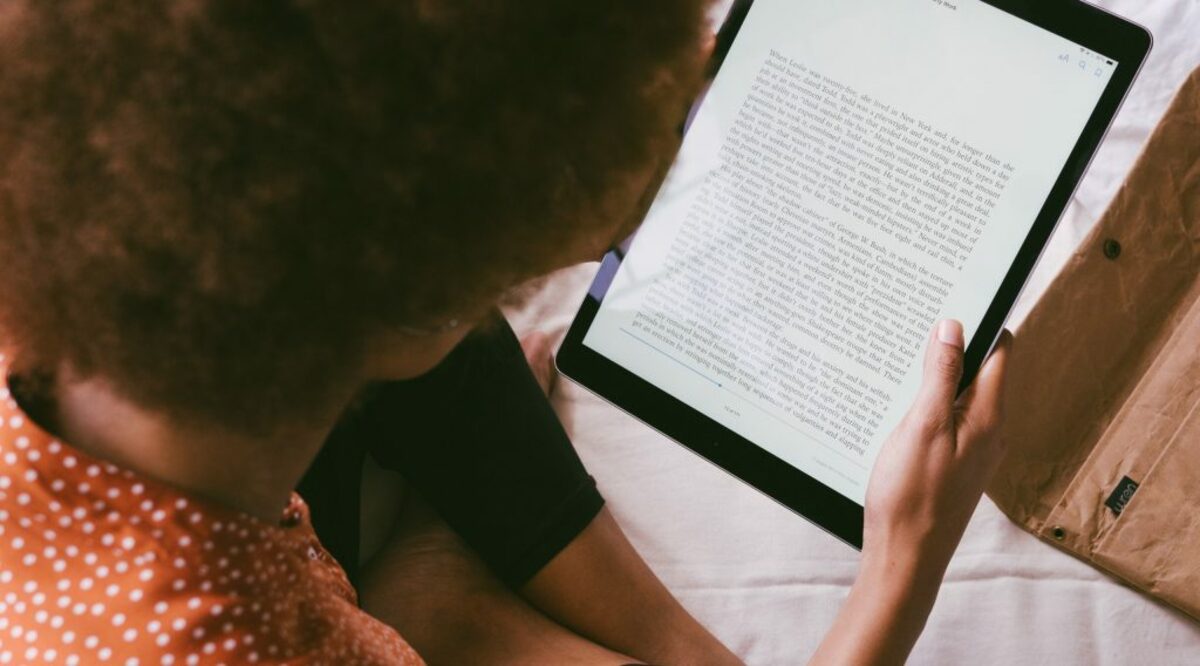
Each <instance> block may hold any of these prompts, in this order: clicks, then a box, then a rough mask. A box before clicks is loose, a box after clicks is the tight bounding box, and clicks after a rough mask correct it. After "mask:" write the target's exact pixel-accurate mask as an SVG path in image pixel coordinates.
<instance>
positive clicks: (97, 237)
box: [0, 0, 705, 430]
mask: <svg viewBox="0 0 1200 666" xmlns="http://www.w3.org/2000/svg"><path fill="white" fill-rule="evenodd" d="M704 4H705V3H703V2H699V1H697V0H661V1H659V2H654V3H608V2H596V1H592V0H581V1H576V2H558V1H551V0H526V1H525V2H500V1H489V0H460V1H457V2H454V1H451V2H428V1H425V0H390V1H387V0H365V1H363V2H351V3H346V2H333V1H329V0H253V1H248V0H174V1H166V2H164V1H163V0H130V1H128V2H117V3H113V2H102V1H101V0H59V1H57V2H41V1H39V0H8V1H7V2H4V3H2V4H0V61H2V62H3V63H4V64H3V66H0V336H2V337H0V344H2V345H3V346H4V348H5V349H6V350H7V351H8V352H9V353H10V354H15V355H16V358H17V360H18V363H20V364H22V365H28V366H30V367H37V368H46V369H50V368H59V367H64V366H65V367H69V368H70V369H71V370H72V374H73V375H77V376H82V377H91V376H96V377H102V378H104V379H105V380H106V381H107V382H110V383H111V384H112V385H113V386H115V387H117V388H118V389H119V390H120V392H121V393H122V394H123V395H125V396H126V397H127V398H128V399H130V400H132V401H134V402H136V403H138V404H141V405H144V406H146V407H148V408H151V409H154V410H157V411H161V412H164V413H167V414H170V415H173V416H176V417H179V418H184V419H211V420H218V421H220V422H223V423H225V424H227V425H228V426H229V427H233V428H237V429H244V430H255V429H264V428H269V427H271V424H273V423H276V422H278V421H280V420H287V419H296V418H303V417H304V415H305V414H306V413H307V412H308V411H310V410H312V409H314V408H317V407H319V406H321V405H323V403H324V402H325V401H327V400H329V399H330V396H332V395H333V388H334V387H338V386H341V385H343V384H345V383H346V382H350V381H355V380H356V379H358V378H361V377H362V376H363V372H364V366H366V365H371V364H374V365H376V366H377V367H378V368H379V369H380V370H379V374H380V375H382V376H386V375H395V376H399V375H403V374H406V373H411V372H417V371H419V370H421V369H423V368H424V367H428V365H429V364H430V363H431V362H433V361H435V360H436V358H437V357H438V356H439V355H440V354H443V353H445V352H446V351H447V350H448V349H449V348H450V347H451V346H453V343H454V341H455V340H456V339H457V336H458V335H460V333H458V332H460V331H466V330H467V329H469V328H470V325H471V321H472V320H473V319H474V318H476V317H478V316H479V315H480V313H482V312H485V311H487V310H488V309H489V307H490V306H491V305H492V304H493V303H494V302H495V300H496V298H497V297H498V296H499V295H500V294H501V293H503V292H504V291H505V289H507V288H508V287H510V286H511V285H513V284H515V283H518V282H520V281H522V280H524V279H527V278H530V277H532V276H535V275H537V274H540V273H543V272H546V271H548V270H550V269H553V268H556V267H559V266H562V265H566V264H568V263H571V262H574V261H579V260H583V259H586V258H592V257H596V256H598V254H599V251H600V250H601V249H603V247H605V246H606V245H607V244H608V243H609V242H611V241H612V240H614V239H615V238H616V236H617V235H618V234H619V233H621V230H622V228H626V227H627V225H628V223H629V221H630V218H631V215H632V213H633V211H634V209H635V207H636V205H637V202H638V200H639V199H640V198H641V197H642V196H643V194H644V192H645V189H646V186H647V184H648V182H649V181H650V180H651V178H652V176H653V174H654V173H655V172H656V171H657V170H658V169H659V167H660V164H661V161H662V160H663V159H664V158H665V157H669V155H670V154H671V152H672V149H673V146H674V142H675V141H676V136H675V134H676V131H677V128H678V124H679V122H680V121H681V119H682V116H683V113H684V111H685V106H686V101H687V99H688V97H689V96H690V95H691V94H692V93H693V92H694V90H695V86H696V85H697V84H698V77H699V73H700V69H701V64H702V63H701V59H702V56H701V45H702V42H703V40H704V36H703V34H704V32H705V17H704ZM451 320H460V321H461V322H462V324H460V325H459V326H457V327H453V330H452V331H451V332H446V331H445V330H444V329H447V328H450V327H449V324H448V322H450V321H451ZM422 333H424V335H422ZM381 345H384V346H385V347H387V348H388V349H393V348H394V350H395V353H396V359H397V361H396V362H395V363H394V364H389V363H388V361H387V357H388V354H387V353H382V354H381V353H380V351H379V350H380V347H381ZM389 365H390V367H389Z"/></svg>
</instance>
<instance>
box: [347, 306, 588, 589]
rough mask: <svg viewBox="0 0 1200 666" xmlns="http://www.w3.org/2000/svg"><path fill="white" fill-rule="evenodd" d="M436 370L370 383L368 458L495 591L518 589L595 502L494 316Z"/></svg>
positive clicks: (578, 527)
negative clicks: (437, 524) (421, 501)
mask: <svg viewBox="0 0 1200 666" xmlns="http://www.w3.org/2000/svg"><path fill="white" fill-rule="evenodd" d="M493 320H494V321H493V322H492V323H490V324H488V325H486V326H484V327H483V328H481V329H480V330H479V331H476V332H474V333H472V334H471V335H470V336H469V337H468V338H467V339H466V340H464V341H463V342H462V343H461V344H460V345H459V347H458V348H456V349H455V351H454V352H453V353H452V354H451V355H450V356H449V357H447V359H446V360H445V361H443V362H442V364H440V365H439V366H438V367H437V368H436V369H434V370H433V371H431V372H429V373H427V374H426V375H424V376H422V377H419V378H417V379H413V380H408V381H404V382H393V383H388V384H385V385H382V386H379V387H377V389H376V390H375V391H374V392H373V393H372V395H371V396H370V397H369V398H368V399H367V400H366V402H365V403H364V404H363V406H362V409H363V413H362V416H363V417H364V418H365V419H367V420H368V421H369V422H370V423H371V424H372V430H374V431H375V433H376V435H375V436H374V437H372V438H371V439H372V442H371V445H370V452H371V455H373V456H374V458H375V459H376V461H377V462H378V463H379V464H380V465H382V466H383V467H385V468H388V469H392V470H395V471H397V472H400V473H401V474H402V475H404V477H405V478H406V480H407V481H408V482H409V483H410V484H411V485H412V486H413V487H415V488H416V489H417V490H418V491H419V492H420V493H421V494H422V495H423V496H424V497H425V499H426V500H427V501H428V502H429V503H430V504H431V505H432V506H433V507H434V508H435V509H436V510H437V511H438V513H439V514H440V515H441V516H442V518H444V519H445V520H446V522H447V523H448V524H449V525H450V527H451V528H453V529H454V530H455V531H456V532H457V533H458V534H459V535H460V536H461V537H462V538H463V540H464V541H466V542H467V544H468V545H470V546H471V547H472V548H473V549H474V550H475V551H476V552H478V553H479V555H480V557H481V558H482V559H483V560H484V562H486V563H487V565H488V566H489V567H490V568H491V569H492V570H493V571H494V572H495V573H496V574H497V576H498V577H499V578H501V579H502V580H503V581H504V582H505V583H507V584H509V585H511V586H514V587H516V586H519V585H521V584H523V583H524V582H526V581H527V580H528V579H529V578H530V577H532V576H533V575H534V574H536V573H537V572H538V571H539V570H540V569H541V568H542V567H543V566H545V564H546V563H548V562H549V561H550V560H551V559H552V558H553V557H554V556H555V555H557V554H558V553H559V552H560V551H561V550H562V549H563V548H564V547H565V546H566V545H567V544H569V543H570V542H571V541H572V540H573V539H574V538H575V537H576V536H577V535H578V534H579V533H580V532H581V531H582V530H583V529H584V528H585V527H586V526H587V525H588V524H589V523H590V522H591V520H592V519H593V518H594V517H595V516H596V514H597V513H598V512H599V511H600V508H601V507H602V506H603V504H604V500H603V499H602V498H601V496H600V493H599V492H598V490H597V488H596V484H595V481H594V480H593V479H592V477H591V476H589V475H588V473H587V471H586V470H585V469H584V466H583V463H582V462H581V461H580V459H579V456H578V455H577V454H576V452H575V449H574V447H573V446H572V445H571V441H570V439H569V438H568V437H567V434H566V432H565V431H564V429H563V427H562V425H561V423H560V422H559V420H558V418H557V416H556V415H555V413H554V410H553V409H552V408H551V406H550V404H549V401H548V400H547V399H546V396H545V395H544V394H543V393H542V390H541V387H540V386H539V385H538V383H537V381H536V380H535V378H534V377H533V374H532V372H531V371H530V369H529V366H528V364H527V362H526V360H525V356H524V353H523V352H522V350H521V347H520V343H519V342H518V341H517V338H516V336H515V334H514V333H513V331H512V329H511V328H510V327H509V326H508V323H507V322H506V321H505V320H504V319H503V317H502V316H500V315H499V314H498V313H497V315H496V316H495V317H494V318H493Z"/></svg>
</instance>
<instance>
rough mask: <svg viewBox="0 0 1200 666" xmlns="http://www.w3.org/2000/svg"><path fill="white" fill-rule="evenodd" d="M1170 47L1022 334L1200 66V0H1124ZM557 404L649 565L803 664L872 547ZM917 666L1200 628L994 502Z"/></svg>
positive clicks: (1176, 645)
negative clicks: (1058, 546)
mask: <svg viewBox="0 0 1200 666" xmlns="http://www.w3.org/2000/svg"><path fill="white" fill-rule="evenodd" d="M1098 4H1100V5H1101V6H1103V7H1105V8H1106V9H1109V10H1111V11H1114V12H1116V13H1118V14H1121V15H1123V16H1127V17H1129V18H1131V19H1133V20H1134V21H1136V22H1138V23H1140V24H1142V25H1144V26H1146V27H1148V28H1149V29H1150V30H1151V31H1152V32H1153V33H1154V36H1155V48H1154V51H1153V53H1152V54H1151V56H1150V60H1149V62H1148V63H1147V65H1146V67H1145V70H1144V71H1143V73H1142V75H1141V77H1140V80H1139V81H1138V83H1137V84H1136V85H1135V87H1134V89H1133V90H1132V92H1131V93H1130V96H1129V99H1127V100H1126V102H1125V105H1124V108H1123V110H1122V111H1121V113H1120V115H1119V116H1118V117H1117V120H1116V122H1115V124H1114V126H1113V128H1112V130H1111V131H1110V132H1109V134H1108V137H1107V138H1106V140H1105V142H1104V144H1103V146H1102V147H1101V149H1100V152H1099V153H1098V155H1097V156H1096V159H1095V160H1094V162H1093V164H1092V166H1091V168H1090V170H1089V172H1088V174H1087V176H1086V178H1085V180H1084V181H1083V183H1082V185H1081V186H1080V188H1079V190H1078V192H1077V193H1076V194H1075V196H1074V198H1073V200H1072V203H1071V206H1070V208H1069V209H1068V211H1067V213H1066V215H1065V216H1064V218H1063V220H1062V222H1061V224H1060V226H1059V229H1058V231H1057V232H1056V233H1055V236H1054V238H1053V240H1052V241H1051V242H1050V245H1049V247H1048V248H1047V250H1046V252H1045V254H1044V256H1043V259H1042V262H1041V264H1040V265H1039V267H1038V269H1037V270H1036V272H1035V273H1034V275H1033V277H1032V279H1031V281H1030V284H1029V286H1028V287H1027V288H1026V291H1025V293H1024V295H1023V297H1022V300H1021V301H1020V302H1019V303H1018V306H1017V309H1016V312H1015V314H1014V317H1013V319H1012V320H1011V322H1010V324H1009V325H1010V327H1012V326H1017V325H1019V322H1020V320H1021V318H1022V317H1023V315H1024V313H1026V312H1027V311H1028V308H1029V306H1030V305H1031V304H1032V303H1033V302H1034V301H1035V300H1036V299H1037V297H1038V295H1039V294H1040V293H1041V292H1042V290H1044V288H1045V287H1046V285H1047V284H1048V283H1049V281H1050V280H1051V279H1053V277H1054V275H1055V274H1056V273H1057V271H1058V269H1059V268H1060V267H1061V266H1062V263H1063V261H1065V259H1066V258H1067V257H1068V256H1069V254H1070V252H1071V251H1072V250H1073V248H1074V247H1075V246H1076V245H1077V244H1078V243H1079V241H1080V240H1081V239H1083V238H1084V236H1085V235H1086V234H1087V232H1088V231H1089V229H1090V228H1091V227H1092V225H1093V224H1094V223H1095V222H1096V220H1097V218H1098V217H1099V216H1100V214H1101V213H1102V212H1103V211H1104V209H1105V208H1106V206H1107V204H1108V202H1109V201H1110V199H1111V198H1112V196H1113V195H1114V193H1115V192H1116V189H1117V187H1118V186H1119V185H1120V184H1121V182H1122V180H1123V178H1124V176H1125V174H1126V173H1127V172H1128V171H1129V168H1130V167H1131V166H1132V164H1133V161H1134V159H1135V158H1136V157H1137V155H1138V153H1139V151H1140V150H1141V147H1142V145H1143V144H1144V142H1145V141H1146V139H1147V138H1148V137H1149V135H1150V132H1151V131H1152V130H1153V128H1154V126H1155V124H1156V123H1157V121H1158V119H1159V118H1160V117H1161V116H1162V113H1163V111H1164V110H1165V109H1166V107H1167V104H1168V103H1169V102H1170V100H1171V97H1172V95H1173V93H1174V91H1175V90H1176V89H1177V88H1178V87H1179V85H1180V83H1182V81H1183V80H1184V79H1185V78H1186V76H1187V75H1188V73H1189V72H1190V71H1191V70H1192V69H1194V68H1195V67H1197V66H1198V65H1200V0H1151V1H1149V2H1147V1H1145V0H1111V1H1106V2H1100V3H1098ZM594 271H595V265H594V264H587V265H581V266H577V267H574V268H570V269H566V270H564V271H560V272H559V273H557V274H555V275H553V276H551V277H550V278H548V279H546V280H545V281H544V283H543V284H542V285H541V287H540V289H539V290H538V291H537V293H536V295H535V296H534V297H533V298H532V299H531V300H530V301H528V302H527V303H526V304H525V305H524V306H523V307H522V308H521V309H520V310H518V311H513V312H510V313H509V316H510V319H511V320H512V321H513V324H514V327H515V328H516V329H517V331H518V332H519V333H524V332H528V331H532V330H540V331H543V332H546V333H549V334H550V335H554V336H558V335H561V334H562V333H563V332H564V331H565V329H566V327H567V325H568V324H569V322H570V318H571V316H572V315H573V314H574V310H575V307H576V306H577V305H578V303H579V301H580V300H581V298H582V295H583V292H584V290H585V289H586V287H587V285H588V283H589V281H590V279H591V276H592V274H593V273H594ZM552 397H553V401H554V405H555V407H556V409H557V411H558V413H559V415H560V417H561V419H562V420H563V422H564V423H565V425H566V426H567V429H568V431H569V432H570V433H571V434H572V437H573V439H574V441H575V444H576V446H577V448H578V449H579V452H580V455H581V456H582V457H583V459H584V462H585V463H586V464H587V466H588V468H589V469H590V471H591V472H592V474H593V475H594V476H595V477H596V479H597V481H598V483H599V485H600V488H601V491H602V492H603V493H604V495H605V497H606V498H607V500H608V505H609V507H610V508H611V510H612V511H613V512H614V514H615V515H616V516H617V518H618V520H619V521H620V522H621V523H622V525H623V526H624V527H625V529H626V531H627V533H628V534H629V536H630V539H631V540H632V541H633V542H634V544H635V545H636V546H637V548H638V549H639V550H640V552H641V553H642V554H643V555H644V556H645V558H646V559H647V561H648V562H649V563H650V566H651V567H652V568H653V569H654V570H655V571H656V572H657V573H658V575H659V576H660V577H662V579H663V580H664V581H665V582H666V584H667V585H668V586H669V587H670V588H671V589H672V590H673V591H674V592H675V594H676V595H678V597H679V598H680V599H681V600H682V602H683V603H684V605H685V606H687V607H688V609H689V610H691V611H692V612H693V613H694V614H695V615H696V616H697V617H698V618H699V619H700V620H701V621H702V622H704V623H705V624H706V625H707V626H708V627H710V628H711V629H712V630H713V631H714V632H715V633H716V634H717V635H718V636H719V637H720V638H721V639H722V640H724V641H725V642H726V643H727V644H728V645H730V646H731V647H732V648H733V649H734V650H735V651H736V652H737V653H738V654H740V655H742V656H743V658H745V659H746V661H747V662H748V663H750V664H795V663H802V662H803V661H804V660H805V659H806V658H807V657H808V655H809V654H810V653H811V652H812V650H813V649H814V648H815V646H816V645H817V643H818V642H819V640H820V638H821V636H822V635H823V634H824V632H825V630H826V629H827V628H828V626H829V624H830V623H831V622H832V620H833V617H834V614H835V613H836V612H837V609H838V607H839V605H840V603H841V601H842V599H843V598H844V596H845V594H846V592H847V589H848V586H849V585H850V584H851V583H852V582H853V579H854V574H855V569H856V566H857V561H858V553H856V552H855V551H853V550H852V549H850V548H849V547H847V546H845V545H843V544H842V543H840V542H839V541H837V540H836V539H834V538H833V537H830V536H828V535H826V534H825V533H824V532H822V531H821V530H820V529H819V528H817V527H815V526H813V525H811V524H810V523H808V522H806V521H805V520H803V519H801V518H799V517H797V516H796V515H794V514H792V513H791V512H789V511H788V510H787V509H785V508H783V507H781V506H779V505H777V504H775V503H774V502H773V501H772V500H770V499H769V498H767V497H765V496H763V495H761V494H759V493H758V492H757V491H755V490H753V489H752V488H749V487H747V486H745V485H744V484H742V483H741V482H740V481H738V480H736V479H734V478H732V477H730V476H728V475H726V474H725V473H724V472H722V471H721V470H719V469H717V468H716V467H713V466H712V465H710V464H708V463H707V462H705V461H703V460H701V459H700V458H698V457H696V456H694V455H693V454H691V453H690V452H689V451H688V450H686V449H684V448H682V447H680V446H678V445H676V444H675V443H673V442H671V441H669V440H667V439H665V438H664V437H662V436H661V435H659V434H658V433H656V432H654V431H653V430H651V429H650V428H648V427H646V426H645V425H643V424H641V423H640V422H638V421H636V420H635V419H633V418H631V417H629V416H627V415H625V414H624V413H622V412H620V411H619V410H617V409H615V408H613V407H611V406H610V405H608V404H607V403H605V402H603V401H602V400H600V399H598V398H596V397H595V396H593V395H591V394H590V393H588V392H587V391H586V390H584V389H582V388H580V387H579V386H577V385H574V384H572V383H571V382H569V381H566V380H562V381H560V382H558V384H557V387H556V389H555V391H554V393H553V396H552ZM910 663H914V664H959V663H971V664H974V665H975V666H983V665H986V664H1014V663H1021V664H1114V665H1115V664H1121V665H1122V666H1123V665H1124V664H1127V663H1146V664H1200V624H1196V623H1193V622H1192V621H1190V620H1188V619H1187V618H1186V617H1185V616H1183V615H1182V614H1180V613H1178V612H1176V611H1173V610H1171V609H1170V608H1168V607H1166V606H1163V605H1161V604H1159V603H1156V602H1154V601H1153V600H1151V599H1149V598H1147V597H1144V596H1142V595H1140V594H1139V593H1137V592H1135V591H1133V590H1131V589H1129V588H1127V587H1125V586H1123V585H1121V584H1120V583H1118V582H1116V581H1115V580H1113V579H1111V578H1108V577H1106V576H1105V575H1103V574H1101V573H1100V572H1098V571H1096V570H1095V569H1092V568H1091V567H1089V566H1087V565H1085V564H1083V563H1082V562H1079V561H1077V560H1075V559H1073V558H1072V557H1070V556H1069V555H1066V554H1064V553H1061V552H1059V551H1057V550H1055V549H1053V548H1051V547H1050V546H1048V545H1046V544H1043V543H1040V542H1038V541H1037V540H1036V539H1035V538H1033V537H1032V536H1030V535H1028V534H1026V533H1024V532H1022V531H1021V530H1020V529H1019V528H1018V527H1017V526H1016V525H1014V524H1012V523H1010V522H1009V520H1008V519H1007V518H1005V517H1004V516H1003V515H1001V514H1000V512H999V511H998V510H997V509H996V507H995V506H994V505H993V504H991V502H990V501H989V500H987V499H986V498H985V499H984V501H983V503H982V504H981V505H980V507H979V509H978V511H977V512H976V514H975V517H974V519H973V521H972V522H971V525H970V527H969V528H968V530H967V533H966V536H965V537H964V539H963V542H962V546H961V547H960V548H959V551H958V553H957V555H956V556H955V558H954V561H953V562H952V564H951V566H950V569H949V572H948V574H947V576H946V582H945V585H944V586H943V588H942V591H941V595H940V597H939V599H938V603H937V606H936V608H935V609H934V611H933V615H932V616H931V618H930V620H929V624H928V627H927V629H926V631H925V634H924V635H923V636H922V638H921V640H920V641H919V642H918V644H917V646H916V649H915V651H914V652H913V656H912V660H911V662H910Z"/></svg>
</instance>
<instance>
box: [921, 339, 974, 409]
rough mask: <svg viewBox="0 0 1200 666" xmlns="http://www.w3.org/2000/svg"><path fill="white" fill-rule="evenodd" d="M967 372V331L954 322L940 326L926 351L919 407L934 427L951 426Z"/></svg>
mask: <svg viewBox="0 0 1200 666" xmlns="http://www.w3.org/2000/svg"><path fill="white" fill-rule="evenodd" d="M962 372H963V328H962V324H960V323H959V322H957V321H954V320H953V319H944V320H942V321H940V322H938V323H937V326H935V327H934V329H933V332H932V334H931V335H930V336H929V346H928V347H926V349H925V366H924V370H923V375H922V378H921V390H920V392H919V393H918V394H917V401H916V406H917V410H918V411H919V412H920V413H921V415H922V416H923V417H924V418H925V419H927V420H928V421H930V425H940V424H943V423H949V422H950V420H951V418H952V417H953V415H954V400H955V398H956V397H957V396H958V382H959V381H960V380H961V379H962Z"/></svg>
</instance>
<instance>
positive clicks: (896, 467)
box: [810, 322, 1012, 664]
mask: <svg viewBox="0 0 1200 666" xmlns="http://www.w3.org/2000/svg"><path fill="white" fill-rule="evenodd" d="M1011 340H1012V338H1011V336H1010V335H1009V334H1008V333H1007V332H1005V333H1004V336H1003V338H1002V339H1001V342H1000V345H999V346H998V347H997V349H996V351H995V352H994V353H993V354H992V357H991V359H990V360H989V361H988V363H987V365H986V366H985V367H984V369H983V371H982V372H981V373H980V375H979V377H978V378H977V379H976V381H975V383H974V384H973V385H972V387H971V388H970V389H969V390H968V391H967V392H966V393H965V394H964V395H963V397H962V398H961V399H959V400H957V401H956V400H955V393H956V391H957V387H958V382H959V380H960V378H961V376H962V363H963V359H962V354H963V339H962V327H961V326H960V325H959V324H958V323H957V322H942V323H941V324H940V325H939V326H938V328H937V332H936V333H935V334H934V335H931V336H930V341H929V348H928V350H927V352H926V355H925V367H924V381H923V383H922V386H921V391H920V393H919V395H918V397H917V400H916V403H915V404H914V405H913V407H912V409H910V410H909V412H908V414H907V415H906V416H905V418H904V420H903V421H902V422H901V424H900V426H899V427H897V429H896V431H895V432H893V433H892V435H891V437H889V438H888V441H887V443H886V444H885V445H884V448H883V449H882V450H881V451H880V454H879V458H878V460H877V461H876V463H875V467H874V469H873V470H872V472H871V481H870V483H869V485H868V488H867V506H866V524H865V529H864V533H863V556H862V564H861V567H860V569H859V574H858V579H857V580H856V581H855V583H854V586H853V587H852V588H851V590H850V595H849V597H848V598H847V599H846V602H845V604H843V606H842V609H841V611H840V612H839V613H838V616H837V618H836V619H835V620H834V624H833V627H832V628H831V629H830V630H829V633H828V634H827V635H826V636H825V639H824V641H822V643H821V645H820V647H819V648H818V649H817V652H816V654H815V655H813V658H812V661H811V662H810V663H813V664H902V663H904V661H905V659H907V657H908V654H909V652H911V650H912V647H913V645H914V644H915V643H916V641H917V637H918V636H920V634H921V630H922V629H923V628H924V627H925V620H926V618H928V616H929V612H930V611H931V610H932V609H933V603H934V600H935V599H936V598H937V591H938V587H939V586H940V585H941V582H942V576H943V574H944V573H945V570H946V566H947V565H948V564H949V562H950V557H951V555H953V553H954V550H955V549H956V548H957V547H958V542H959V540H960V539H961V538H962V534H963V531H964V530H965V529H966V526H967V522H968V521H969V520H970V518H971V514H972V513H974V511H975V506H976V505H977V504H978V503H979V498H980V497H981V496H982V494H983V489H984V487H985V485H986V484H987V481H988V479H989V478H990V477H991V475H992V472H994V471H995V469H996V465H997V464H998V463H999V461H1000V458H1001V456H1002V454H1003V443H1002V442H1001V441H999V440H998V439H997V438H995V437H994V436H993V433H994V431H995V429H996V426H997V424H998V423H999V421H1000V418H1001V413H1002V405H1001V398H1002V393H1003V383H1004V369H1005V363H1006V361H1007V358H1008V350H1009V347H1010V345H1011Z"/></svg>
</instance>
